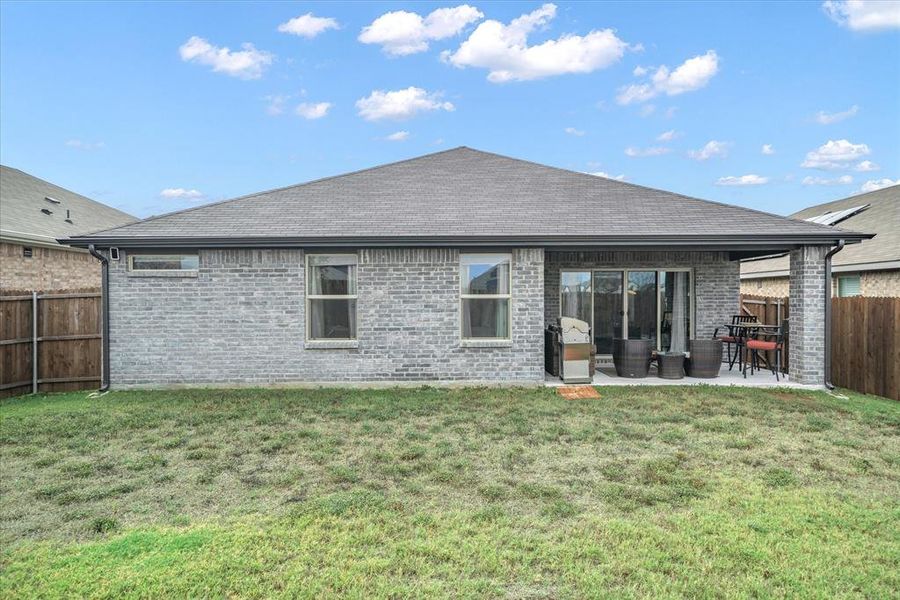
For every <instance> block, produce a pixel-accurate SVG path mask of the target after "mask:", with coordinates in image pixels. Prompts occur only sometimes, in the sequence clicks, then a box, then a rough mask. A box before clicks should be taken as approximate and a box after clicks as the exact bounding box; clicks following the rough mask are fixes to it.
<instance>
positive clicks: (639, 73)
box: [631, 65, 647, 77]
mask: <svg viewBox="0 0 900 600" xmlns="http://www.w3.org/2000/svg"><path fill="white" fill-rule="evenodd" d="M631 74H632V75H634V76H635V77H643V76H644V75H646V74H647V68H646V67H642V66H640V65H638V66H637V67H635V68H634V71H632V72H631Z"/></svg>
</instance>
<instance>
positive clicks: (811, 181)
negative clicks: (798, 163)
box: [800, 175, 853, 185]
mask: <svg viewBox="0 0 900 600" xmlns="http://www.w3.org/2000/svg"><path fill="white" fill-rule="evenodd" d="M800 183H802V184H803V185H850V184H851V183H853V177H851V176H850V175H841V176H840V177H835V178H834V179H825V178H824V177H809V176H807V177H804V178H803V181H801V182H800Z"/></svg>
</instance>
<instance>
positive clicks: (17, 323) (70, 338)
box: [0, 292, 102, 397]
mask: <svg viewBox="0 0 900 600" xmlns="http://www.w3.org/2000/svg"><path fill="white" fill-rule="evenodd" d="M100 302H101V299H100V294H99V293H98V292H77V293H56V294H53V293H48V294H40V293H37V292H33V293H31V294H28V295H26V294H19V293H17V294H16V295H9V296H0V397H6V396H15V395H18V394H24V393H28V392H63V391H72V390H82V389H91V388H95V387H98V386H99V385H100V378H101V355H100V353H101V345H102V335H101V333H100V331H101V327H100V325H101V322H100Z"/></svg>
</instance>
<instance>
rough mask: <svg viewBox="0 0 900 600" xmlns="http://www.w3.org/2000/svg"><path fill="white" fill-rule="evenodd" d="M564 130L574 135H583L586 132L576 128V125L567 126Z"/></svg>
mask: <svg viewBox="0 0 900 600" xmlns="http://www.w3.org/2000/svg"><path fill="white" fill-rule="evenodd" d="M564 131H565V132H566V133H568V134H569V135H574V136H575V137H581V136H583V135H584V134H585V132H584V131H583V130H581V129H575V128H574V127H566V128H565V130H564Z"/></svg>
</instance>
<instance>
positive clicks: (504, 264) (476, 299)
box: [459, 254, 512, 340]
mask: <svg viewBox="0 0 900 600" xmlns="http://www.w3.org/2000/svg"><path fill="white" fill-rule="evenodd" d="M511 264H512V257H511V255H509V254H463V255H462V256H460V275H459V282H460V294H459V297H460V312H461V314H462V338H463V339H465V340H479V339H485V340H490V339H495V340H496V339H503V340H506V339H509V338H510V326H509V320H510V301H511V288H512V280H511V277H512V269H511V268H510V265H511Z"/></svg>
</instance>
